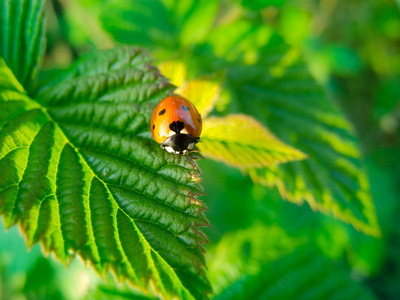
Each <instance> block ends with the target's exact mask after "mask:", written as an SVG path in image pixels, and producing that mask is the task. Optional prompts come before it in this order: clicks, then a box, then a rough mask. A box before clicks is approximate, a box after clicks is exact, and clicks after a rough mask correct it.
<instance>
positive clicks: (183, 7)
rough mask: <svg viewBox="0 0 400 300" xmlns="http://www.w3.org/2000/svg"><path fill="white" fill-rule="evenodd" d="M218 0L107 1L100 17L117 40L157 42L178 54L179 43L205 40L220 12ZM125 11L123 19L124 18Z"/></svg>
mask: <svg viewBox="0 0 400 300" xmlns="http://www.w3.org/2000/svg"><path fill="white" fill-rule="evenodd" d="M217 9H218V2H217V1H197V0H187V1H179V0H163V1H161V0H153V1H150V2H149V1H146V0H136V1H133V2H132V1H108V5H107V6H106V7H105V8H103V13H102V14H101V16H100V18H101V21H102V23H103V27H104V28H105V29H106V30H107V31H108V32H110V33H111V34H112V35H113V36H114V38H115V39H116V40H117V41H121V42H123V43H134V44H138V43H140V44H142V45H148V46H154V44H157V45H161V46H162V47H163V48H164V49H165V48H168V49H169V50H170V51H171V52H172V53H176V47H177V46H178V45H185V46H189V45H191V44H193V43H196V42H199V41H202V40H204V38H205V37H206V35H207V33H208V32H209V30H210V28H211V27H212V25H213V22H214V17H215V15H216V13H217ZM121 12H123V15H122V18H123V19H124V21H123V22H119V21H117V22H116V20H121Z"/></svg>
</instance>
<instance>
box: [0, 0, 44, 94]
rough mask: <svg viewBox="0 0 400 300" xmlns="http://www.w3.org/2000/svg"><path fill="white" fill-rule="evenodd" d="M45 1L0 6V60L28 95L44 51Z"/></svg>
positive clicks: (10, 0)
mask: <svg viewBox="0 0 400 300" xmlns="http://www.w3.org/2000/svg"><path fill="white" fill-rule="evenodd" d="M46 2H47V0H2V1H1V2H0V57H3V59H4V60H5V62H6V63H7V65H8V66H9V68H10V69H11V70H12V72H13V73H14V75H15V77H16V78H17V79H18V81H19V82H20V83H21V85H22V86H23V87H24V88H25V90H26V91H27V92H28V93H29V94H31V92H32V91H33V88H34V84H35V81H36V77H37V74H38V72H39V68H40V65H41V62H42V59H43V55H44V51H45V44H46V39H45V18H46Z"/></svg>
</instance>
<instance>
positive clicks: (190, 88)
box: [176, 77, 221, 119]
mask: <svg viewBox="0 0 400 300" xmlns="http://www.w3.org/2000/svg"><path fill="white" fill-rule="evenodd" d="M220 92H221V84H220V81H219V80H217V79H212V78H211V77H202V78H196V79H193V80H189V81H186V82H185V83H184V84H183V85H182V86H180V87H179V88H178V89H177V90H176V93H177V94H180V95H182V96H184V97H185V98H187V99H189V100H190V102H192V103H193V104H194V106H196V108H197V110H198V111H199V113H200V114H201V116H202V118H203V119H204V118H206V117H207V116H208V114H209V113H210V112H211V111H212V110H213V108H214V106H215V103H216V102H217V100H218V97H219V95H220Z"/></svg>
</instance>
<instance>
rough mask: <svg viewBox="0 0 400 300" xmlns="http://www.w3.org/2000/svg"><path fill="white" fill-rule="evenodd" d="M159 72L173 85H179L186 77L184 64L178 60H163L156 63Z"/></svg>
mask: <svg viewBox="0 0 400 300" xmlns="http://www.w3.org/2000/svg"><path fill="white" fill-rule="evenodd" d="M158 69H159V70H160V72H161V74H162V75H163V76H165V77H166V78H168V80H169V81H170V82H171V83H172V84H173V85H175V86H177V87H180V86H181V85H182V84H183V83H184V82H185V80H186V79H187V78H186V73H187V69H186V65H185V64H184V63H183V62H180V61H165V62H162V63H160V64H159V65H158Z"/></svg>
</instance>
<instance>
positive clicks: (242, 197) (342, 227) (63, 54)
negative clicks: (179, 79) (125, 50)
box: [0, 0, 400, 299]
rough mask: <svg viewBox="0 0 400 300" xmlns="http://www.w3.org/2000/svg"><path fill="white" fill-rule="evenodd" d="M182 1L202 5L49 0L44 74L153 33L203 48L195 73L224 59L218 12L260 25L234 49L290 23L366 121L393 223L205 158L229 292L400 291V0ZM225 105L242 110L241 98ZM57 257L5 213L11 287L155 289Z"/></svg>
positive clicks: (290, 37) (366, 153) (178, 54)
mask: <svg viewBox="0 0 400 300" xmlns="http://www.w3.org/2000/svg"><path fill="white" fill-rule="evenodd" d="M180 2H181V5H180V8H181V10H182V12H188V11H189V12H190V14H188V13H186V14H184V13H181V12H180V11H179V10H174V11H171V7H176V5H175V4H176V1H173V0H164V1H161V0H159V1H156V0H151V1H147V0H131V1H112V0H101V1H95V0H81V1H79V0H54V1H50V3H49V4H50V5H49V14H48V49H47V53H46V57H45V61H44V70H45V71H44V72H42V74H41V76H42V77H46V76H51V74H52V70H54V69H62V68H66V67H67V66H69V65H70V64H71V63H72V62H73V61H74V59H76V58H77V57H79V56H80V55H81V54H82V53H85V52H87V51H90V50H92V49H96V48H111V47H113V46H114V45H116V44H124V43H126V44H137V45H140V46H143V47H147V48H148V49H149V51H150V53H152V55H153V56H154V57H155V59H156V60H157V61H163V60H170V59H176V58H180V59H182V60H187V61H190V62H192V68H191V70H192V71H191V72H192V73H191V74H189V76H191V77H195V76H198V75H199V74H201V73H202V72H203V73H204V72H213V73H217V72H218V71H220V70H219V68H218V60H214V61H212V62H211V63H209V60H207V62H206V60H204V61H203V56H202V54H204V53H206V52H207V49H203V48H204V47H201V46H197V45H198V44H201V42H202V41H203V40H204V38H205V35H206V34H207V32H209V31H210V30H212V28H214V27H215V26H216V25H220V24H224V23H227V22H229V21H231V20H236V23H235V24H237V25H236V26H237V27H235V28H233V29H232V32H231V34H232V35H234V34H235V32H238V31H240V28H243V27H245V26H246V24H257V27H255V28H258V29H257V30H259V31H260V35H259V38H258V39H256V40H252V41H249V42H248V44H244V45H241V48H240V49H239V50H241V51H242V52H240V53H232V54H231V55H232V56H233V57H234V56H239V55H244V60H247V61H251V60H252V58H253V57H254V56H257V54H258V52H257V51H258V48H257V45H258V43H263V41H262V37H263V35H264V34H265V35H268V34H269V33H270V32H272V31H274V32H276V33H278V34H279V35H280V36H282V37H283V39H284V40H285V41H286V43H288V44H289V45H290V46H292V47H293V49H296V51H299V53H300V55H301V56H302V57H303V59H304V61H305V62H306V64H307V66H308V68H309V70H310V72H311V74H312V75H313V76H314V77H315V79H316V80H317V81H318V82H319V84H320V85H321V86H323V88H324V89H325V91H326V93H327V95H328V96H329V97H330V98H331V99H332V101H334V102H336V103H337V104H338V105H339V106H340V107H341V108H342V109H343V110H344V112H345V114H346V116H347V117H348V118H349V120H350V121H351V123H352V124H353V126H354V128H355V130H356V133H357V136H358V138H359V140H360V141H361V151H362V156H363V163H364V165H365V169H366V172H367V174H368V178H369V181H370V184H371V191H372V195H373V200H374V204H375V207H376V210H377V214H378V219H379V223H380V225H381V228H382V233H383V234H382V237H381V238H379V239H377V238H372V237H369V236H366V235H364V234H363V233H361V232H358V231H356V230H355V229H354V228H353V227H352V226H351V225H347V224H345V223H343V222H341V221H338V220H336V219H334V218H333V217H330V216H326V215H323V214H321V213H318V212H313V211H312V210H311V209H310V207H309V206H308V205H307V204H304V205H302V206H297V205H295V204H291V203H288V202H286V201H283V200H282V199H281V196H280V195H279V193H278V191H277V190H276V189H272V190H269V189H266V188H265V187H262V186H258V185H254V184H253V182H252V181H251V179H250V178H249V177H248V176H247V175H245V174H242V173H241V172H240V171H239V170H236V169H233V168H230V167H227V166H225V165H223V164H222V163H217V162H214V161H211V160H204V161H201V162H200V163H199V165H200V167H201V169H202V172H203V175H204V184H203V186H204V189H205V191H206V192H207V196H204V197H202V201H203V202H205V203H206V205H207V206H208V212H207V213H206V216H207V218H208V219H209V221H210V223H211V224H212V227H211V228H207V229H205V230H204V232H205V233H206V235H207V236H208V238H209V240H210V245H207V247H206V250H207V252H208V254H207V259H208V269H209V271H208V274H209V276H210V279H211V282H212V284H213V286H214V289H215V292H216V294H217V295H218V297H219V298H223V299H256V298H260V299H295V298H299V299H300V298H302V299H330V298H332V299H374V298H376V299H400V256H399V253H400V207H399V202H400V159H399V158H400V125H399V122H400V2H399V1H394V0H392V1H390V0H377V1H359V0H322V1H316V0H307V1H306V0H304V1H285V0H269V1H263V0H221V1H194V0H193V1H190V0H188V1H180ZM217 23H218V24H217ZM233 39H234V38H233V37H232V40H233ZM227 40H229V39H227ZM216 56H218V53H216ZM226 59H228V60H229V57H227V58H226ZM199 65H201V68H200V67H199ZM189 69H190V68H189ZM46 70H47V71H46ZM222 99H225V98H224V91H223V93H222ZM218 107H219V108H220V109H219V110H220V111H222V114H223V110H224V109H225V111H233V112H235V111H236V112H237V111H240V106H238V104H237V103H235V101H231V102H229V103H228V102H227V101H226V102H224V101H222V102H220V103H219V106H218ZM44 257H45V256H44V254H43V253H42V252H41V249H40V246H38V245H36V246H34V247H33V248H32V249H31V250H30V251H27V250H26V246H25V243H24V240H23V238H22V237H21V234H20V233H19V230H18V229H17V228H12V229H10V230H9V231H8V232H5V230H4V226H3V224H1V226H0V299H107V298H109V299H117V298H121V299H126V298H127V299H147V298H146V297H145V296H143V295H142V294H140V293H139V292H137V291H135V290H133V289H132V288H130V287H126V286H124V285H122V284H120V283H115V282H114V280H113V278H112V277H111V276H108V280H107V281H104V280H102V279H101V278H100V277H99V276H98V275H97V274H95V273H94V272H93V271H90V270H89V269H88V268H86V267H85V266H84V264H83V263H82V262H80V261H78V260H76V261H74V262H73V263H72V264H71V265H70V266H69V267H68V269H66V268H65V267H64V266H63V265H61V264H60V263H59V262H57V261H55V260H54V259H49V260H47V259H44ZM316 275H318V276H316ZM293 286H295V287H293ZM263 287H264V288H263ZM279 287H281V288H279ZM283 290H286V291H283ZM299 291H300V292H299ZM342 292H343V293H342ZM291 293H294V294H291ZM293 295H296V297H295V298H293ZM297 296H298V297H297Z"/></svg>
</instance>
